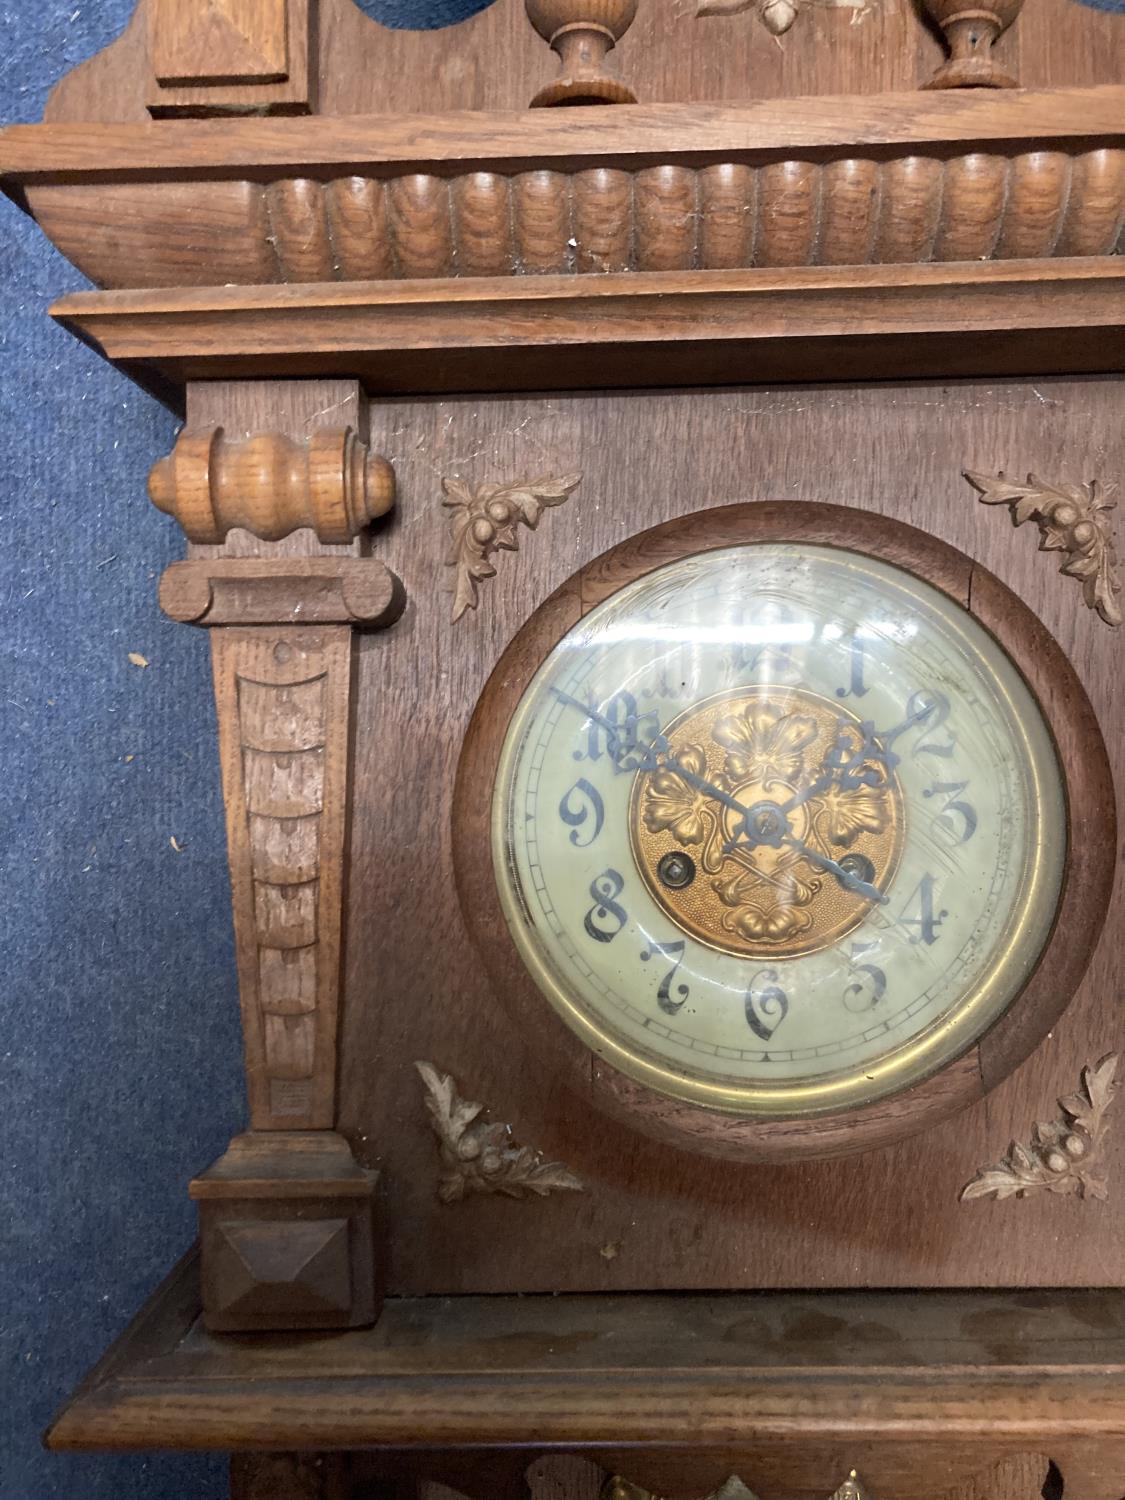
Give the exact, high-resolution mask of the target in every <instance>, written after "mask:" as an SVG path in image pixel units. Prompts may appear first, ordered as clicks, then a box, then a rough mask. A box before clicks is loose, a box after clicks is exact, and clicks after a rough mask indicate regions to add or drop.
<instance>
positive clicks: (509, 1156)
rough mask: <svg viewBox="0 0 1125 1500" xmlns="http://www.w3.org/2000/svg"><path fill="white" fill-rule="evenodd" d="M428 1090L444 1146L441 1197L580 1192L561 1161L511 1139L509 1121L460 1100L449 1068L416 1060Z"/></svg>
mask: <svg viewBox="0 0 1125 1500" xmlns="http://www.w3.org/2000/svg"><path fill="white" fill-rule="evenodd" d="M415 1067H416V1068H417V1069H418V1072H419V1074H420V1076H421V1079H422V1082H423V1084H424V1085H425V1089H426V1109H427V1111H428V1113H429V1116H430V1120H431V1121H432V1123H433V1127H434V1134H435V1135H436V1136H437V1138H438V1142H439V1144H440V1147H441V1161H442V1175H441V1181H440V1184H439V1186H438V1197H439V1198H440V1199H441V1201H442V1202H443V1203H459V1202H460V1201H461V1199H463V1198H464V1197H465V1196H466V1195H467V1194H469V1193H501V1194H503V1195H504V1196H505V1197H507V1198H526V1197H527V1196H528V1195H529V1194H534V1195H535V1196H536V1197H539V1198H545V1197H546V1196H547V1194H548V1193H555V1192H563V1191H568V1192H581V1191H582V1190H583V1184H582V1183H581V1182H580V1181H579V1179H578V1178H577V1177H576V1176H575V1175H574V1173H573V1172H571V1171H570V1169H569V1168H568V1167H565V1166H563V1164H562V1163H561V1162H557V1161H544V1160H543V1156H542V1154H541V1153H540V1152H539V1151H535V1150H533V1149H532V1148H531V1147H530V1146H516V1145H514V1144H513V1143H512V1131H511V1127H510V1126H508V1125H494V1124H489V1123H488V1122H487V1121H483V1120H481V1119H480V1118H479V1116H480V1115H481V1113H482V1112H483V1110H484V1105H483V1104H476V1103H474V1102H473V1101H472V1100H471V1099H462V1098H461V1096H460V1095H459V1094H458V1092H457V1087H456V1085H455V1084H454V1082H453V1079H452V1078H451V1077H450V1076H449V1074H448V1073H439V1072H438V1070H437V1069H436V1068H435V1067H434V1066H433V1065H432V1064H431V1063H426V1062H419V1063H415Z"/></svg>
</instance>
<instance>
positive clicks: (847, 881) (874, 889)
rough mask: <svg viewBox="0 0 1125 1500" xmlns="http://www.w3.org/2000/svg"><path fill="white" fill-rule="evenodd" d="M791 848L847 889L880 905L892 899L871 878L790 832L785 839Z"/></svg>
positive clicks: (784, 841) (884, 904)
mask: <svg viewBox="0 0 1125 1500" xmlns="http://www.w3.org/2000/svg"><path fill="white" fill-rule="evenodd" d="M782 842H783V843H785V844H788V845H789V847H790V848H792V849H797V850H799V851H800V853H801V854H802V855H803V856H804V858H805V859H807V860H808V861H809V862H810V863H811V864H814V865H819V867H820V868H821V869H822V870H826V871H827V872H828V873H829V874H830V875H835V877H836V879H837V880H838V881H839V882H840V884H841V885H842V886H843V887H844V889H845V890H846V891H854V892H855V893H856V895H857V896H866V897H867V899H868V901H877V902H878V904H879V905H880V906H886V905H887V904H888V902H889V901H890V897H889V896H884V895H883V893H882V891H881V890H880V889H879V887H878V886H875V885H872V884H871V882H870V881H869V880H861V879H860V877H859V876H858V875H853V874H852V872H851V871H850V870H845V869H844V867H843V865H841V864H837V862H836V861H835V860H834V859H830V858H829V857H828V855H827V854H821V852H820V850H819V849H814V848H813V847H812V845H811V844H806V843H803V842H802V840H800V839H798V838H794V837H793V835H792V834H788V835H787V836H786V837H785V838H784V839H783V840H782Z"/></svg>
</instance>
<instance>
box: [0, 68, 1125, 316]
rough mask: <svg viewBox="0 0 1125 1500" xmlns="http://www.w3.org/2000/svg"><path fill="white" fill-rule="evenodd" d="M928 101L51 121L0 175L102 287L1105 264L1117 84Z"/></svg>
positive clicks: (7, 158) (1116, 195) (12, 137)
mask: <svg viewBox="0 0 1125 1500" xmlns="http://www.w3.org/2000/svg"><path fill="white" fill-rule="evenodd" d="M934 97H935V96H933V95H930V94H901V95H885V96H882V97H877V98H875V99H872V100H865V99H856V100H845V99H839V98H832V99H810V100H787V101H780V102H778V103H775V104H770V105H762V104H758V105H745V106H741V107H739V106H716V105H694V106H682V105H681V106H668V105H664V106H648V107H646V108H638V109H636V110H629V111H627V113H628V115H629V117H630V118H629V122H628V128H627V129H626V128H623V127H622V120H621V115H620V113H619V112H617V111H615V110H613V109H607V108H597V107H595V108H594V109H593V110H589V109H582V110H577V111H576V110H567V111H563V112H562V113H561V114H559V113H555V112H550V111H548V112H546V116H545V119H546V123H545V124H543V125H540V124H539V123H538V122H539V118H540V115H539V114H538V113H537V114H536V115H535V116H532V117H531V119H530V122H529V119H528V118H527V117H523V118H521V117H514V116H512V115H510V114H485V113H481V114H479V115H474V114H467V113H464V112H462V113H459V114H455V115H449V116H445V117H442V116H434V115H428V116H418V117H417V118H416V122H415V125H416V128H414V129H411V128H410V126H409V124H408V123H407V122H406V121H405V120H404V119H403V118H401V117H398V118H396V117H387V116H372V117H367V118H358V119H347V120H335V119H324V118H321V119H306V120H301V121H285V120H272V121H268V120H267V121H259V120H254V121H249V120H247V121H236V122H231V123H230V124H229V126H225V127H223V128H216V127H215V126H214V125H213V124H212V125H208V124H206V123H203V124H198V125H186V126H183V127H177V129H176V130H175V131H173V132H169V131H168V130H167V129H162V128H159V127H153V126H141V125H113V124H109V125H92V126H90V125H87V126H83V127H81V128H79V127H77V126H73V125H67V124H60V123H55V124H48V125H43V126H23V127H15V128H13V129H11V130H9V131H5V132H3V133H2V134H0V181H2V182H3V185H4V186H5V188H6V190H7V191H8V192H9V193H11V194H13V195H15V196H16V197H17V199H18V201H21V202H24V203H26V204H28V205H30V208H31V211H32V212H33V213H34V214H35V215H36V217H37V219H38V220H39V223H40V224H41V226H42V227H43V229H44V230H45V232H46V233H47V234H48V235H49V236H50V237H51V238H52V240H53V241H54V242H55V244H56V245H58V246H59V248H60V249H61V250H62V251H63V252H64V254H66V255H68V256H69V257H70V259H71V260H73V261H74V263H75V264H76V265H77V266H79V267H80V269H82V270H83V271H85V272H86V273H87V274H88V275H89V276H90V277H91V279H92V280H94V281H95V282H97V283H98V284H99V285H102V286H106V287H137V286H149V287H165V286H177V285H185V286H196V285H198V286H204V285H208V284H226V283H238V284H254V283H259V282H266V283H277V282H281V283H287V282H317V281H334V280H335V281H356V280H363V279H365V278H369V277H379V278H390V279H399V280H410V279H412V278H418V277H448V276H465V277H478V276H522V275H538V274H542V273H543V272H549V271H553V272H559V273H569V274H578V275H589V274H604V273H607V272H613V271H623V270H635V271H641V272H644V271H662V270H664V271H667V270H689V271H690V270H699V269H702V270H722V269H730V268H733V267H738V266H754V265H756V266H765V267H770V266H774V267H781V266H805V265H814V264H818V265H838V264H866V263H874V264H888V263H904V264H916V263H921V262H926V261H930V260H936V261H956V260H959V259H965V260H981V259H988V258H999V259H1027V258H1042V257H1050V256H1053V255H1108V254H1111V253H1112V252H1113V250H1114V248H1115V246H1116V244H1117V241H1118V237H1119V234H1120V229H1121V223H1122V214H1123V208H1125V153H1123V151H1122V149H1121V142H1122V139H1123V133H1122V132H1123V126H1122V120H1125V89H1122V88H1121V87H1113V86H1103V87H1100V88H1093V89H1069V90H1068V89H1062V90H1057V91H1049V90H1048V91H1038V92H1031V93H1028V94H1026V95H1025V94H1024V93H1022V92H1020V93H1013V94H1003V93H1002V94H1000V95H999V96H996V95H993V94H990V93H989V91H987V90H984V91H978V92H976V93H972V92H970V93H969V94H968V95H964V94H960V95H959V94H952V95H943V96H938V97H939V98H941V99H942V100H943V101H944V100H948V101H949V102H948V103H946V104H944V105H943V107H935V106H934V105H932V104H931V103H930V101H931V99H933V98H934ZM575 116H577V117H578V119H577V120H575ZM185 231H190V232H185ZM204 231H205V232H204Z"/></svg>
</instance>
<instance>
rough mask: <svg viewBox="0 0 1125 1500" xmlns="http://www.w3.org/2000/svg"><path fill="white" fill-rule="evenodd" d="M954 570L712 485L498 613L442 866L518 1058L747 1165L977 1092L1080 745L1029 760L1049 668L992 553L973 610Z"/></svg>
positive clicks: (911, 1124)
mask: <svg viewBox="0 0 1125 1500" xmlns="http://www.w3.org/2000/svg"><path fill="white" fill-rule="evenodd" d="M810 523H811V525H810ZM861 533H866V534H867V536H866V541H865V542H860V541H857V540H856V538H857V537H858V536H859V534H861ZM650 553H656V554H659V555H660V557H661V559H662V561H660V562H659V563H658V564H657V565H655V566H651V565H648V554H650ZM638 556H639V558H640V559H641V560H640V561H639V562H631V561H630V560H629V559H631V558H636V557H638ZM966 567H968V568H971V567H972V565H971V563H970V562H969V560H968V559H966V558H959V557H958V555H957V554H954V553H952V551H951V549H949V548H946V547H945V546H944V545H943V544H941V543H938V542H936V541H935V540H934V539H932V538H929V537H926V536H925V535H924V534H923V533H920V532H918V531H916V530H914V529H913V528H911V527H907V526H904V525H902V524H901V523H896V522H893V521H877V520H875V518H872V517H870V516H868V515H866V514H865V513H863V512H861V511H857V510H848V509H846V508H842V507H820V506H811V505H808V504H800V503H796V504H785V505H781V506H775V507H766V506H743V507H733V508H731V509H730V510H728V511H726V512H710V513H702V514H700V515H695V516H690V515H689V516H687V517H685V518H683V520H681V521H678V522H674V523H672V524H671V525H670V526H665V527H661V528H656V529H655V530H654V531H653V532H652V533H650V534H648V535H645V536H641V537H638V538H634V539H632V541H630V542H628V543H626V544H624V545H623V547H621V548H619V549H615V550H614V552H611V553H610V554H608V555H607V556H606V557H604V558H602V559H601V560H599V562H598V563H595V564H594V565H593V567H592V569H590V570H589V572H590V573H592V574H593V575H594V576H595V577H598V576H600V577H601V578H604V579H606V580H609V581H610V583H609V585H608V591H607V588H606V587H603V588H597V587H595V588H594V589H593V591H592V592H590V591H589V588H588V586H587V583H586V580H585V579H583V580H582V581H581V582H579V584H578V592H579V594H580V595H581V597H582V602H583V606H584V608H583V611H582V612H581V618H580V619H579V620H578V621H577V622H576V623H575V624H573V625H572V626H571V627H570V628H569V629H567V630H565V631H564V632H561V633H560V632H559V631H558V629H557V626H556V625H555V624H554V623H553V622H554V618H555V612H554V610H553V608H552V605H551V603H550V602H549V603H548V605H546V606H544V609H543V610H542V611H540V612H539V614H538V615H537V616H536V617H533V619H532V620H531V621H529V623H528V624H527V625H526V626H525V627H524V629H523V630H521V631H520V632H519V633H518V635H517V637H516V639H515V641H514V642H513V643H512V646H511V647H510V648H509V651H508V653H507V655H506V656H505V658H504V660H503V661H502V662H501V663H500V665H499V667H498V668H497V670H496V673H495V674H494V676H493V679H492V680H491V682H490V684H489V686H488V688H487V689H486V691H485V694H484V695H483V697H482V700H481V703H480V705H479V707H478V710H477V714H476V717H475V720H474V725H473V729H472V730H471V731H470V734H469V736H468V737H467V740H466V751H465V755H464V757H463V761H462V767H461V776H460V782H459V789H458V798H457V802H458V806H459V807H475V808H480V807H482V806H485V805H490V806H491V814H490V818H489V826H488V828H487V830H486V829H485V828H484V826H483V819H482V818H481V817H480V816H477V817H475V818H469V819H461V820H459V822H458V830H457V831H458V835H459V836H458V839H457V857H458V869H459V872H460V881H459V888H460V891H461V893H462V901H463V905H464V906H465V908H466V915H467V919H468V923H469V927H470V931H472V932H473V934H474V935H475V937H476V938H477V941H478V943H479V944H480V946H481V948H482V950H483V952H484V955H485V958H486V962H488V964H489V966H490V969H491V972H492V974H493V976H494V980H495V983H496V988H497V992H498V994H499V995H500V998H501V1000H502V1001H503V1002H504V1003H505V1004H506V1005H507V1006H508V1008H509V1010H510V1012H511V1014H512V1017H513V1021H514V1022H515V1024H516V1025H517V1026H519V1027H520V1029H521V1030H526V1031H527V1033H528V1035H529V1036H530V1037H532V1039H533V1040H534V1041H535V1042H536V1044H537V1046H538V1049H539V1052H540V1055H541V1057H542V1058H543V1059H544V1060H545V1062H546V1063H548V1064H550V1062H551V1061H552V1060H553V1061H554V1062H556V1063H559V1062H560V1061H561V1059H562V1058H563V1057H564V1056H565V1055H566V1053H567V1052H568V1051H570V1050H572V1049H573V1046H574V1045H575V1044H577V1045H579V1046H582V1047H585V1048H588V1049H589V1051H590V1054H591V1059H592V1060H593V1059H596V1063H595V1064H594V1072H595V1078H596V1086H595V1088H594V1090H593V1093H592V1098H593V1101H594V1103H595V1104H596V1105H597V1106H598V1107H600V1108H604V1109H607V1110H609V1111H610V1112H611V1113H612V1114H614V1115H615V1116H616V1117H617V1118H618V1120H619V1121H621V1122H623V1123H625V1124H628V1125H630V1126H632V1127H634V1128H637V1129H640V1130H641V1131H644V1132H646V1133H649V1134H655V1135H657V1136H658V1137H661V1138H664V1139H666V1140H671V1141H674V1142H675V1143H676V1144H678V1145H681V1146H685V1147H687V1148H688V1149H691V1150H702V1151H704V1152H707V1153H709V1154H715V1155H722V1156H730V1157H735V1158H742V1159H745V1160H749V1161H754V1160H760V1161H786V1160H795V1159H798V1158H800V1157H806V1156H812V1157H815V1156H824V1155H835V1154H842V1153H845V1152H855V1151H862V1150H865V1149H869V1148H871V1147H872V1146H876V1145H882V1144H886V1143H889V1142H891V1141H893V1140H895V1139H899V1138H902V1137H905V1136H909V1135H911V1134H913V1133H915V1132H917V1131H919V1130H922V1129H924V1128H925V1127H926V1126H927V1125H929V1124H932V1123H934V1122H936V1121H937V1120H939V1119H941V1118H942V1117H943V1116H945V1115H947V1114H949V1113H952V1112H954V1111H955V1110H957V1109H958V1108H960V1107H962V1106H964V1105H965V1104H968V1103H970V1102H972V1100H973V1099H974V1098H978V1097H980V1093H981V1084H980V1079H981V1073H980V1069H979V1067H978V1062H979V1056H980V1050H981V1046H982V1042H983V1044H984V1046H985V1047H986V1049H987V1048H988V1047H989V1045H990V1044H989V1042H988V1040H987V1039H988V1036H989V1033H991V1032H999V1033H1003V1034H1006V1037H1007V1038H1008V1040H1007V1041H1005V1043H1004V1044H1003V1045H1002V1046H1001V1048H1000V1051H1001V1052H1002V1054H1003V1055H1004V1066H1003V1069H1002V1070H1000V1071H993V1073H992V1076H991V1077H990V1079H989V1083H990V1084H992V1083H996V1082H999V1081H1000V1078H1001V1077H1002V1076H1004V1074H1005V1073H1006V1072H1007V1071H1010V1070H1011V1069H1012V1068H1013V1067H1014V1066H1016V1064H1017V1063H1018V1062H1019V1061H1021V1060H1022V1058H1023V1057H1024V1056H1026V1055H1027V1054H1028V1053H1030V1052H1031V1051H1032V1050H1033V1049H1034V1048H1035V1046H1036V1045H1037V1044H1038V1043H1039V1042H1040V1041H1041V1040H1042V1038H1043V1036H1044V1035H1045V1034H1046V1032H1047V1031H1048V1029H1049V1028H1050V1025H1051V1024H1052V1022H1053V1020H1054V1019H1055V1017H1056V1016H1057V1015H1058V1014H1059V1012H1060V1011H1061V1010H1062V1008H1063V1007H1064V1006H1065V1004H1066V1002H1067V1000H1068V999H1069V997H1070V995H1071V994H1072V993H1073V991H1074V989H1075V988H1076V987H1077V985H1078V983H1079V981H1080V979H1081V976H1082V972H1083V971H1084V968H1085V964H1086V960H1087V958H1088V956H1089V953H1090V951H1091V948H1092V939H1093V937H1094V936H1095V935H1096V932H1097V930H1098V928H1099V927H1100V924H1101V921H1102V918H1103V916H1104V910H1105V905H1106V902H1107V900H1108V894H1109V889H1108V879H1109V876H1110V874H1111V869H1110V866H1109V862H1108V861H1107V860H1106V859H1105V858H1104V856H1102V855H1099V854H1098V853H1097V852H1095V851H1093V850H1091V849H1090V848H1088V847H1083V844H1082V842H1081V841H1078V842H1076V841H1075V840H1074V838H1073V837H1072V835H1071V833H1070V832H1068V824H1069V827H1070V828H1071V829H1073V828H1074V827H1075V826H1079V827H1081V826H1083V825H1084V823H1085V821H1086V819H1087V818H1088V817H1095V818H1096V817H1097V816H1099V815H1100V811H1099V809H1097V807H1096V806H1095V805H1094V804H1095V802H1096V796H1095V795H1094V794H1093V789H1094V788H1096V787H1097V786H1098V785H1100V784H1103V782H1102V778H1103V776H1104V775H1105V774H1106V763H1105V751H1104V746H1103V745H1102V743H1101V739H1100V735H1098V734H1096V733H1095V734H1094V735H1093V736H1092V737H1090V738H1089V739H1088V740H1086V741H1085V742H1084V743H1083V744H1082V746H1080V747H1079V749H1078V750H1077V753H1076V754H1074V755H1071V757H1070V764H1069V765H1067V764H1064V763H1063V761H1062V760H1061V759H1060V756H1059V752H1058V749H1057V746H1056V739H1055V736H1054V734H1053V732H1052V725H1051V718H1052V714H1053V713H1058V712H1059V711H1060V709H1061V711H1062V712H1064V713H1065V712H1067V711H1068V708H1069V709H1077V708H1078V707H1080V706H1081V707H1082V708H1084V710H1085V712H1086V713H1087V714H1088V715H1089V714H1090V710H1089V705H1088V703H1086V702H1085V695H1084V693H1083V690H1082V688H1081V685H1080V683H1079V682H1078V679H1077V677H1076V676H1075V674H1074V672H1073V669H1072V668H1071V667H1070V665H1069V663H1068V662H1067V660H1066V658H1065V656H1064V655H1063V653H1062V652H1061V651H1060V650H1059V648H1058V647H1057V645H1055V643H1054V642H1052V641H1050V640H1049V638H1047V637H1046V634H1045V632H1044V631H1043V630H1042V627H1041V626H1040V624H1039V622H1038V621H1037V619H1036V618H1035V616H1034V615H1033V614H1032V613H1031V611H1030V610H1028V609H1027V608H1026V607H1025V606H1024V605H1022V603H1020V601H1018V600H1017V599H1016V598H1015V597H1014V596H1012V595H1010V594H1007V591H1006V590H1004V589H1003V588H1002V586H1001V585H999V584H998V583H997V582H996V581H995V580H990V584H991V587H992V588H993V589H994V590H995V591H996V602H997V603H998V604H999V605H1000V606H1001V607H1000V608H999V609H998V610H997V611H995V612H994V613H993V615H992V618H991V619H990V621H989V622H988V625H986V624H984V623H982V622H981V621H980V620H978V619H977V618H975V617H974V615H973V613H971V612H970V610H969V609H966V608H965V607H964V604H963V603H962V602H961V601H959V600H958V599H957V598H956V597H951V596H950V593H949V592H947V591H946V575H947V574H948V573H949V572H950V570H952V572H953V573H954V574H956V573H957V572H958V571H963V570H964V568H966ZM633 575H635V576H633ZM630 578H631V581H630ZM572 584H573V581H572ZM614 585H616V586H614ZM562 592H563V593H564V594H566V593H567V592H568V590H567V589H564V590H563V591H562ZM603 596H604V597H603ZM989 626H991V629H990V628H989ZM513 665H515V670H513ZM1048 683H1049V689H1050V690H1049V691H1047V692H1045V693H1044V695H1043V698H1037V696H1036V686H1037V684H1038V686H1039V688H1040V691H1042V690H1043V688H1044V686H1045V685H1046V684H1048ZM1090 716H1091V717H1092V715H1090ZM498 726H502V728H498ZM498 740H499V748H498ZM484 843H487V845H488V850H489V855H490V864H491V871H492V880H487V879H486V880H482V879H481V875H480V865H481V863H482V860H481V853H482V848H481V846H482V844H484ZM1091 880H1092V881H1093V884H1094V898H1093V902H1092V904H1091V901H1090V897H1089V893H1088V892H1087V895H1086V897H1085V899H1084V901H1083V911H1082V921H1083V923H1084V925H1085V929H1086V931H1087V933H1088V934H1089V937H1090V939H1091V941H1090V942H1089V943H1085V944H1082V945H1076V944H1075V943H1074V942H1073V935H1074V929H1073V928H1072V926H1071V925H1070V923H1071V922H1072V921H1073V920H1074V919H1075V917H1076V915H1077V912H1076V901H1075V896H1074V892H1075V890H1076V884H1075V882H1076V881H1077V885H1078V887H1086V886H1087V884H1088V882H1089V881H1091ZM1068 891H1069V900H1068ZM966 1064H967V1066H966Z"/></svg>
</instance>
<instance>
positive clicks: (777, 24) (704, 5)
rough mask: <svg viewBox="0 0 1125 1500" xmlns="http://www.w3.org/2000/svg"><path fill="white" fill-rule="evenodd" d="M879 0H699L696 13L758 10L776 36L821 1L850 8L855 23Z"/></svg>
mask: <svg viewBox="0 0 1125 1500" xmlns="http://www.w3.org/2000/svg"><path fill="white" fill-rule="evenodd" d="M878 3H879V0H699V3H698V4H697V6H696V10H695V14H696V16H697V17H699V16H737V15H740V14H741V13H742V12H743V11H745V10H753V11H755V12H756V13H757V17H758V20H759V21H761V23H762V25H763V26H764V27H765V28H766V30H767V31H768V32H771V33H772V35H773V36H775V37H777V36H784V34H785V33H786V32H787V31H788V30H789V28H790V26H792V24H793V22H794V21H795V20H796V19H797V17H798V15H800V13H801V10H802V8H804V9H807V8H808V7H809V6H810V5H820V6H823V7H824V8H825V9H831V10H850V11H854V12H855V14H854V15H853V16H852V21H853V23H854V22H856V21H859V20H861V19H862V18H863V16H864V14H865V13H866V12H867V11H869V10H872V9H874V7H875V5H876V4H878Z"/></svg>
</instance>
